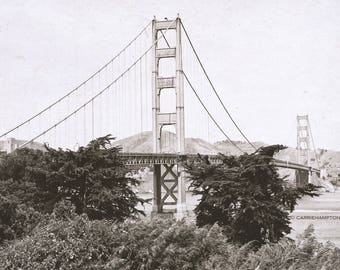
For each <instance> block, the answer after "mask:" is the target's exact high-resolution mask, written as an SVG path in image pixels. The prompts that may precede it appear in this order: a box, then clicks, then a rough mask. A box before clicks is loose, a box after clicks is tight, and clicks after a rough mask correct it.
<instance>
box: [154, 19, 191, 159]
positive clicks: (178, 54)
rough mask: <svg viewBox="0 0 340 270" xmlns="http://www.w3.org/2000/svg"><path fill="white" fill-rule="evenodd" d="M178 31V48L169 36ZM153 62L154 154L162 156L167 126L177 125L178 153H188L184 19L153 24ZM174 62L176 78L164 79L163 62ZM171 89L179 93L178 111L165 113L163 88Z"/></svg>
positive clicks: (165, 77) (176, 109)
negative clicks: (164, 128)
mask: <svg viewBox="0 0 340 270" xmlns="http://www.w3.org/2000/svg"><path fill="white" fill-rule="evenodd" d="M168 30H169V31H175V33H176V35H175V36H176V38H175V39H176V41H175V46H171V45H170V44H169V43H168V41H167V39H166V36H165V34H166V33H165V32H167V31H168ZM159 35H162V36H163V37H164V39H165V41H166V42H165V44H167V46H166V47H162V46H161V44H160V42H158V40H159V39H158V37H159ZM152 40H153V44H154V46H153V60H152V120H153V124H152V130H153V152H154V153H161V152H163V151H162V150H163V149H162V139H161V138H162V129H163V127H164V126H167V125H173V126H175V130H176V152H177V153H178V154H184V138H185V135H184V92H183V89H184V86H183V72H182V65H183V64H182V41H181V20H180V18H179V17H177V18H176V19H174V20H167V19H165V20H162V21H159V20H156V19H154V20H153V21H152ZM164 58H168V59H174V61H175V67H176V70H175V71H174V72H173V74H175V76H160V61H162V59H164ZM166 88H168V89H170V90H172V91H174V92H175V94H176V108H174V111H172V112H167V113H164V112H161V110H160V109H161V108H160V106H161V102H160V99H161V94H162V90H163V89H166Z"/></svg>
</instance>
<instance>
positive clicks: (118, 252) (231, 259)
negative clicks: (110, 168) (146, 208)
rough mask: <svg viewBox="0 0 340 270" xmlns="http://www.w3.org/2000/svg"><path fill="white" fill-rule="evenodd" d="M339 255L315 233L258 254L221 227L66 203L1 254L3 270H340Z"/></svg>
mask: <svg viewBox="0 0 340 270" xmlns="http://www.w3.org/2000/svg"><path fill="white" fill-rule="evenodd" d="M339 267H340V250H339V249H337V248H335V247H333V246H332V245H331V244H327V245H322V244H320V243H318V242H317V241H315V238H314V237H313V235H312V230H311V229H309V230H308V231H307V232H306V233H305V235H304V236H302V237H301V238H300V239H299V240H298V241H296V242H294V241H291V240H288V239H282V240H280V241H279V242H278V243H275V244H270V243H268V244H265V245H263V246H262V247H261V248H260V249H258V250H257V251H254V250H253V249H252V243H248V244H245V245H243V246H238V245H235V244H232V243H230V241H229V239H228V237H227V236H226V235H225V234H224V233H223V229H222V228H221V227H220V226H218V225H217V224H215V225H213V226H209V227H204V228H198V227H196V225H194V224H193V223H185V222H184V221H174V220H165V219H153V220H144V221H141V220H139V221H125V222H122V223H115V222H111V221H107V220H92V221H91V220H89V219H88V218H87V216H86V215H80V216H79V215H77V214H76V213H75V209H74V208H71V207H70V205H68V203H64V202H61V203H59V205H58V207H56V209H55V211H54V213H53V214H52V215H51V216H50V218H49V220H47V221H46V222H45V223H43V224H42V225H40V226H38V227H37V228H36V229H35V231H34V233H32V234H31V235H30V236H28V237H25V238H24V239H22V240H21V241H16V242H14V243H13V244H10V245H8V246H4V247H3V248H2V249H1V250H0V268H1V269H4V270H6V269H34V270H43V269H44V270H45V269H64V270H66V269H67V270H69V269H71V270H72V269H74V270H79V269H92V270H99V269H100V270H104V269H105V270H109V269H110V270H112V269H117V270H118V269H125V270H128V269H129V270H136V269H144V270H147V269H150V270H151V269H169V270H177V269H188V270H189V269H197V270H234V269H240V270H242V269H244V270H246V269H261V270H267V269H268V270H269V269H275V270H280V269H282V270H283V269H290V270H298V269H299V270H301V269H306V270H314V269H315V270H317V269H324V270H327V269H332V270H333V269H339Z"/></svg>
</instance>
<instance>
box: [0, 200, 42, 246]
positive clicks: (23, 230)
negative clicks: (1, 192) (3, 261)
mask: <svg viewBox="0 0 340 270" xmlns="http://www.w3.org/2000/svg"><path fill="white" fill-rule="evenodd" d="M42 219H43V216H42V215H41V214H40V213H39V212H37V211H35V210H34V209H33V208H31V207H27V206H26V205H18V204H17V203H16V202H14V201H12V200H10V199H8V198H6V197H3V196H0V244H2V243H3V242H4V241H6V240H13V239H16V238H20V237H23V236H25V235H27V234H29V233H30V232H31V231H32V230H33V229H34V228H35V227H36V226H37V225H38V224H39V222H40V221H41V220H42Z"/></svg>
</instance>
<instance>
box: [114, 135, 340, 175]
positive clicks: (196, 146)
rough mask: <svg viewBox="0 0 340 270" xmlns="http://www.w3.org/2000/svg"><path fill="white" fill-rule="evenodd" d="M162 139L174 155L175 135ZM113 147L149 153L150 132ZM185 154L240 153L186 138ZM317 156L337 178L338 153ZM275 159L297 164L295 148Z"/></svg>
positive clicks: (229, 146)
mask: <svg viewBox="0 0 340 270" xmlns="http://www.w3.org/2000/svg"><path fill="white" fill-rule="evenodd" d="M163 138H164V140H165V141H164V145H165V147H164V149H163V151H164V152H167V153H175V152H176V150H175V147H174V142H175V134H173V133H170V132H166V133H164V136H163ZM233 143H235V144H236V145H237V146H238V147H239V148H241V149H242V151H244V152H247V153H252V152H253V151H254V150H253V148H252V147H251V146H250V145H249V144H248V143H246V142H242V141H233ZM253 144H254V145H255V146H256V147H257V148H258V147H261V146H266V145H268V144H266V143H263V142H254V143H253ZM114 146H121V147H122V149H123V151H124V152H137V153H147V152H149V153H150V152H152V132H151V131H147V132H143V133H139V134H137V135H134V136H131V137H128V138H125V139H122V140H119V141H116V142H115V143H114ZM185 152H186V153H190V154H197V153H200V154H206V155H214V154H218V153H224V154H227V155H239V154H240V153H241V152H240V151H239V150H237V149H236V148H235V147H234V146H233V145H232V144H231V143H230V142H228V141H218V142H216V143H214V144H211V143H209V142H206V141H204V140H202V139H199V138H187V139H186V140H185ZM317 155H318V156H319V159H320V167H324V168H326V169H327V172H328V173H329V174H330V176H332V177H334V178H335V177H337V176H338V174H340V152H338V151H332V150H324V149H318V150H317ZM276 158H278V159H282V160H287V161H291V162H297V150H296V149H295V148H291V147H289V148H287V149H285V150H283V151H281V152H280V153H278V154H277V155H276ZM312 158H313V156H312ZM312 166H313V167H317V163H316V161H312Z"/></svg>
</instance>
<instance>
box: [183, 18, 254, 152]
mask: <svg viewBox="0 0 340 270" xmlns="http://www.w3.org/2000/svg"><path fill="white" fill-rule="evenodd" d="M181 25H182V28H183V30H184V33H185V35H186V37H187V39H188V41H189V44H190V46H191V48H192V50H193V52H194V54H195V56H196V58H197V60H198V62H199V64H200V66H201V68H202V70H203V72H204V74H205V76H206V78H207V79H208V81H209V84H210V86H211V87H212V89H213V90H214V92H215V95H216V97H217V98H218V100H219V101H220V103H221V105H222V107H223V109H224V111H225V112H226V113H227V115H228V117H229V118H230V120H231V121H232V122H233V124H234V125H235V127H236V128H237V130H238V131H239V132H240V134H241V135H242V137H243V138H244V139H245V140H246V141H247V142H248V144H249V145H250V146H251V147H253V148H254V149H255V150H256V151H257V150H258V148H257V147H256V146H255V145H254V144H253V143H251V142H250V140H249V139H248V138H247V136H246V135H245V134H244V132H242V130H241V128H240V127H239V126H238V125H237V123H236V121H235V120H234V118H233V117H232V116H231V114H230V112H229V111H228V109H227V108H226V106H225V105H224V103H223V101H222V99H221V97H220V96H219V94H218V93H217V91H216V88H215V86H214V85H213V83H212V82H211V79H210V77H209V75H208V73H207V71H206V69H205V68H204V66H203V64H202V61H201V59H200V58H199V56H198V54H197V51H196V49H195V47H194V45H193V44H192V42H191V39H190V37H189V35H188V32H187V30H186V29H185V27H184V25H183V23H182V22H181Z"/></svg>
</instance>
